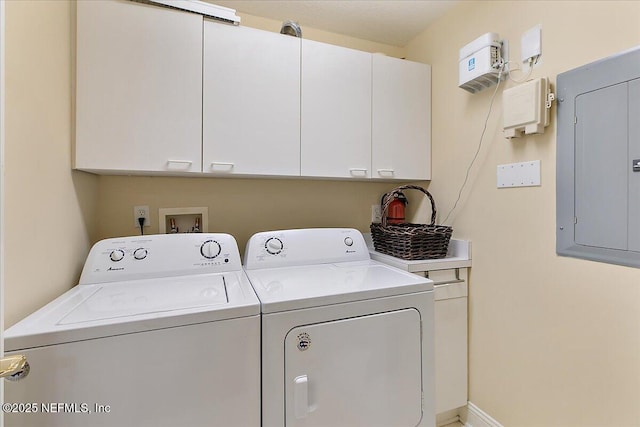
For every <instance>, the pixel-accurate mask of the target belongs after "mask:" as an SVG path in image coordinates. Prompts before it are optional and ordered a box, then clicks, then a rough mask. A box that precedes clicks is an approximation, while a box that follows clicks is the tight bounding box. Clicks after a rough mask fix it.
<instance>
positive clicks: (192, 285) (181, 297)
mask: <svg viewBox="0 0 640 427" xmlns="http://www.w3.org/2000/svg"><path fill="white" fill-rule="evenodd" d="M228 303H229V297H228V295H227V286H226V283H225V278H224V276H222V275H217V276H210V277H207V278H206V280H201V279H199V278H193V277H188V278H187V277H177V278H175V280H171V281H164V282H161V283H158V282H157V281H153V280H143V281H140V283H136V284H133V285H132V284H131V283H126V282H125V283H114V284H111V285H108V286H99V287H96V288H95V292H93V293H92V294H91V295H90V296H89V297H87V298H86V299H85V300H84V301H82V303H81V304H79V305H77V306H76V307H75V308H74V309H72V310H71V311H70V312H68V313H67V314H66V315H65V316H64V317H62V319H60V320H59V321H58V322H57V324H58V325H69V324H74V323H83V322H92V321H100V320H109V319H117V318H123V317H131V316H139V315H143V314H151V313H162V312H167V311H175V310H185V309H193V308H199V307H208V308H211V309H213V308H214V307H215V306H220V305H222V304H228Z"/></svg>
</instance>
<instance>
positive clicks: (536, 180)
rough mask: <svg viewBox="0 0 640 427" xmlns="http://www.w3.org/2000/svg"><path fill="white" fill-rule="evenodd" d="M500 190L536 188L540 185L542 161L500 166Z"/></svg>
mask: <svg viewBox="0 0 640 427" xmlns="http://www.w3.org/2000/svg"><path fill="white" fill-rule="evenodd" d="M497 185H498V188H509V187H536V186H539V185H540V160H532V161H529V162H522V163H510V164H506V165H498V170H497Z"/></svg>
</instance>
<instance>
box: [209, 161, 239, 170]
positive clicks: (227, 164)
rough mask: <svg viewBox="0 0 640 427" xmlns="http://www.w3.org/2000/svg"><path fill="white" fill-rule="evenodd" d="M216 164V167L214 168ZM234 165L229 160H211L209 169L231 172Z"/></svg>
mask: <svg viewBox="0 0 640 427" xmlns="http://www.w3.org/2000/svg"><path fill="white" fill-rule="evenodd" d="M216 166H217V167H218V169H216ZM234 166H235V164H234V163H230V162H211V170H216V171H218V172H231V170H232V169H233V167H234ZM221 168H222V169H221Z"/></svg>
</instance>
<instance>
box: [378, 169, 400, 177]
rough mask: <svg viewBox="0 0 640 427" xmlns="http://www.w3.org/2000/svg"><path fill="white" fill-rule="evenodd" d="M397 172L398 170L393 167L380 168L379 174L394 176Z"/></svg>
mask: <svg viewBox="0 0 640 427" xmlns="http://www.w3.org/2000/svg"><path fill="white" fill-rule="evenodd" d="M395 172H396V171H395V170H393V169H378V175H383V176H393V175H394V174H395Z"/></svg>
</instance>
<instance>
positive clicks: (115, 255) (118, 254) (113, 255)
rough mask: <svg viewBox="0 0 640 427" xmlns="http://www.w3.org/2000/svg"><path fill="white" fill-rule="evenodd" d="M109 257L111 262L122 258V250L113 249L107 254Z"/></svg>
mask: <svg viewBox="0 0 640 427" xmlns="http://www.w3.org/2000/svg"><path fill="white" fill-rule="evenodd" d="M109 258H110V259H111V261H113V262H118V261H121V260H122V258H124V251H123V250H122V249H116V250H115V251H111V253H110V254H109Z"/></svg>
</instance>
